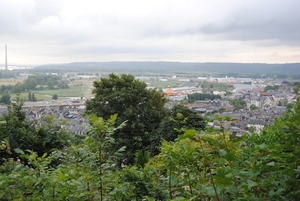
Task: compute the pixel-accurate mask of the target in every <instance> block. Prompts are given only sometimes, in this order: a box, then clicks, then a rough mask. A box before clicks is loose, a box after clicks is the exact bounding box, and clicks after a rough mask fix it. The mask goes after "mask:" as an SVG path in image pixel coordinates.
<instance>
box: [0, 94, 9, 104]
mask: <svg viewBox="0 0 300 201" xmlns="http://www.w3.org/2000/svg"><path fill="white" fill-rule="evenodd" d="M0 103H4V104H6V105H8V104H10V95H9V94H3V95H2V96H1V99H0Z"/></svg>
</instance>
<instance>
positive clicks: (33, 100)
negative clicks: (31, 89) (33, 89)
mask: <svg viewBox="0 0 300 201" xmlns="http://www.w3.org/2000/svg"><path fill="white" fill-rule="evenodd" d="M31 101H32V102H36V101H37V99H36V97H35V95H34V93H32V96H31Z"/></svg>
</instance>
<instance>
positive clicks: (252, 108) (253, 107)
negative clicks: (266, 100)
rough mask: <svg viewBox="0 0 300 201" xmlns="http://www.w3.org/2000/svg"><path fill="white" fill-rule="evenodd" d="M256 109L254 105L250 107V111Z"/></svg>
mask: <svg viewBox="0 0 300 201" xmlns="http://www.w3.org/2000/svg"><path fill="white" fill-rule="evenodd" d="M257 109H258V107H257V106H256V105H254V104H252V105H250V110H257Z"/></svg>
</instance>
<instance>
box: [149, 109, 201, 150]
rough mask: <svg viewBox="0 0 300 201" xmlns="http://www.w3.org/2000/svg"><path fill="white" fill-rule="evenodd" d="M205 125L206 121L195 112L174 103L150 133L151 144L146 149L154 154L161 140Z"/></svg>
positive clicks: (171, 139)
mask: <svg viewBox="0 0 300 201" xmlns="http://www.w3.org/2000/svg"><path fill="white" fill-rule="evenodd" d="M205 126H206V122H205V121H204V119H203V118H202V117H201V116H200V115H199V114H197V112H195V111H193V110H191V109H189V108H187V107H186V106H184V105H176V106H174V107H173V108H172V109H171V110H170V113H169V115H168V116H166V117H165V118H164V120H163V121H162V122H161V124H160V126H159V128H158V129H157V130H155V131H154V133H153V134H152V135H151V144H150V146H148V149H149V150H150V151H151V153H152V155H155V154H157V153H158V147H159V146H160V144H161V141H162V140H166V141H174V140H175V139H176V138H177V137H178V135H181V134H183V133H184V131H185V130H186V129H196V130H204V129H205Z"/></svg>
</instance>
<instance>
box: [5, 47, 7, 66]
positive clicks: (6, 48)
mask: <svg viewBox="0 0 300 201" xmlns="http://www.w3.org/2000/svg"><path fill="white" fill-rule="evenodd" d="M5 70H7V44H5Z"/></svg>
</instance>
